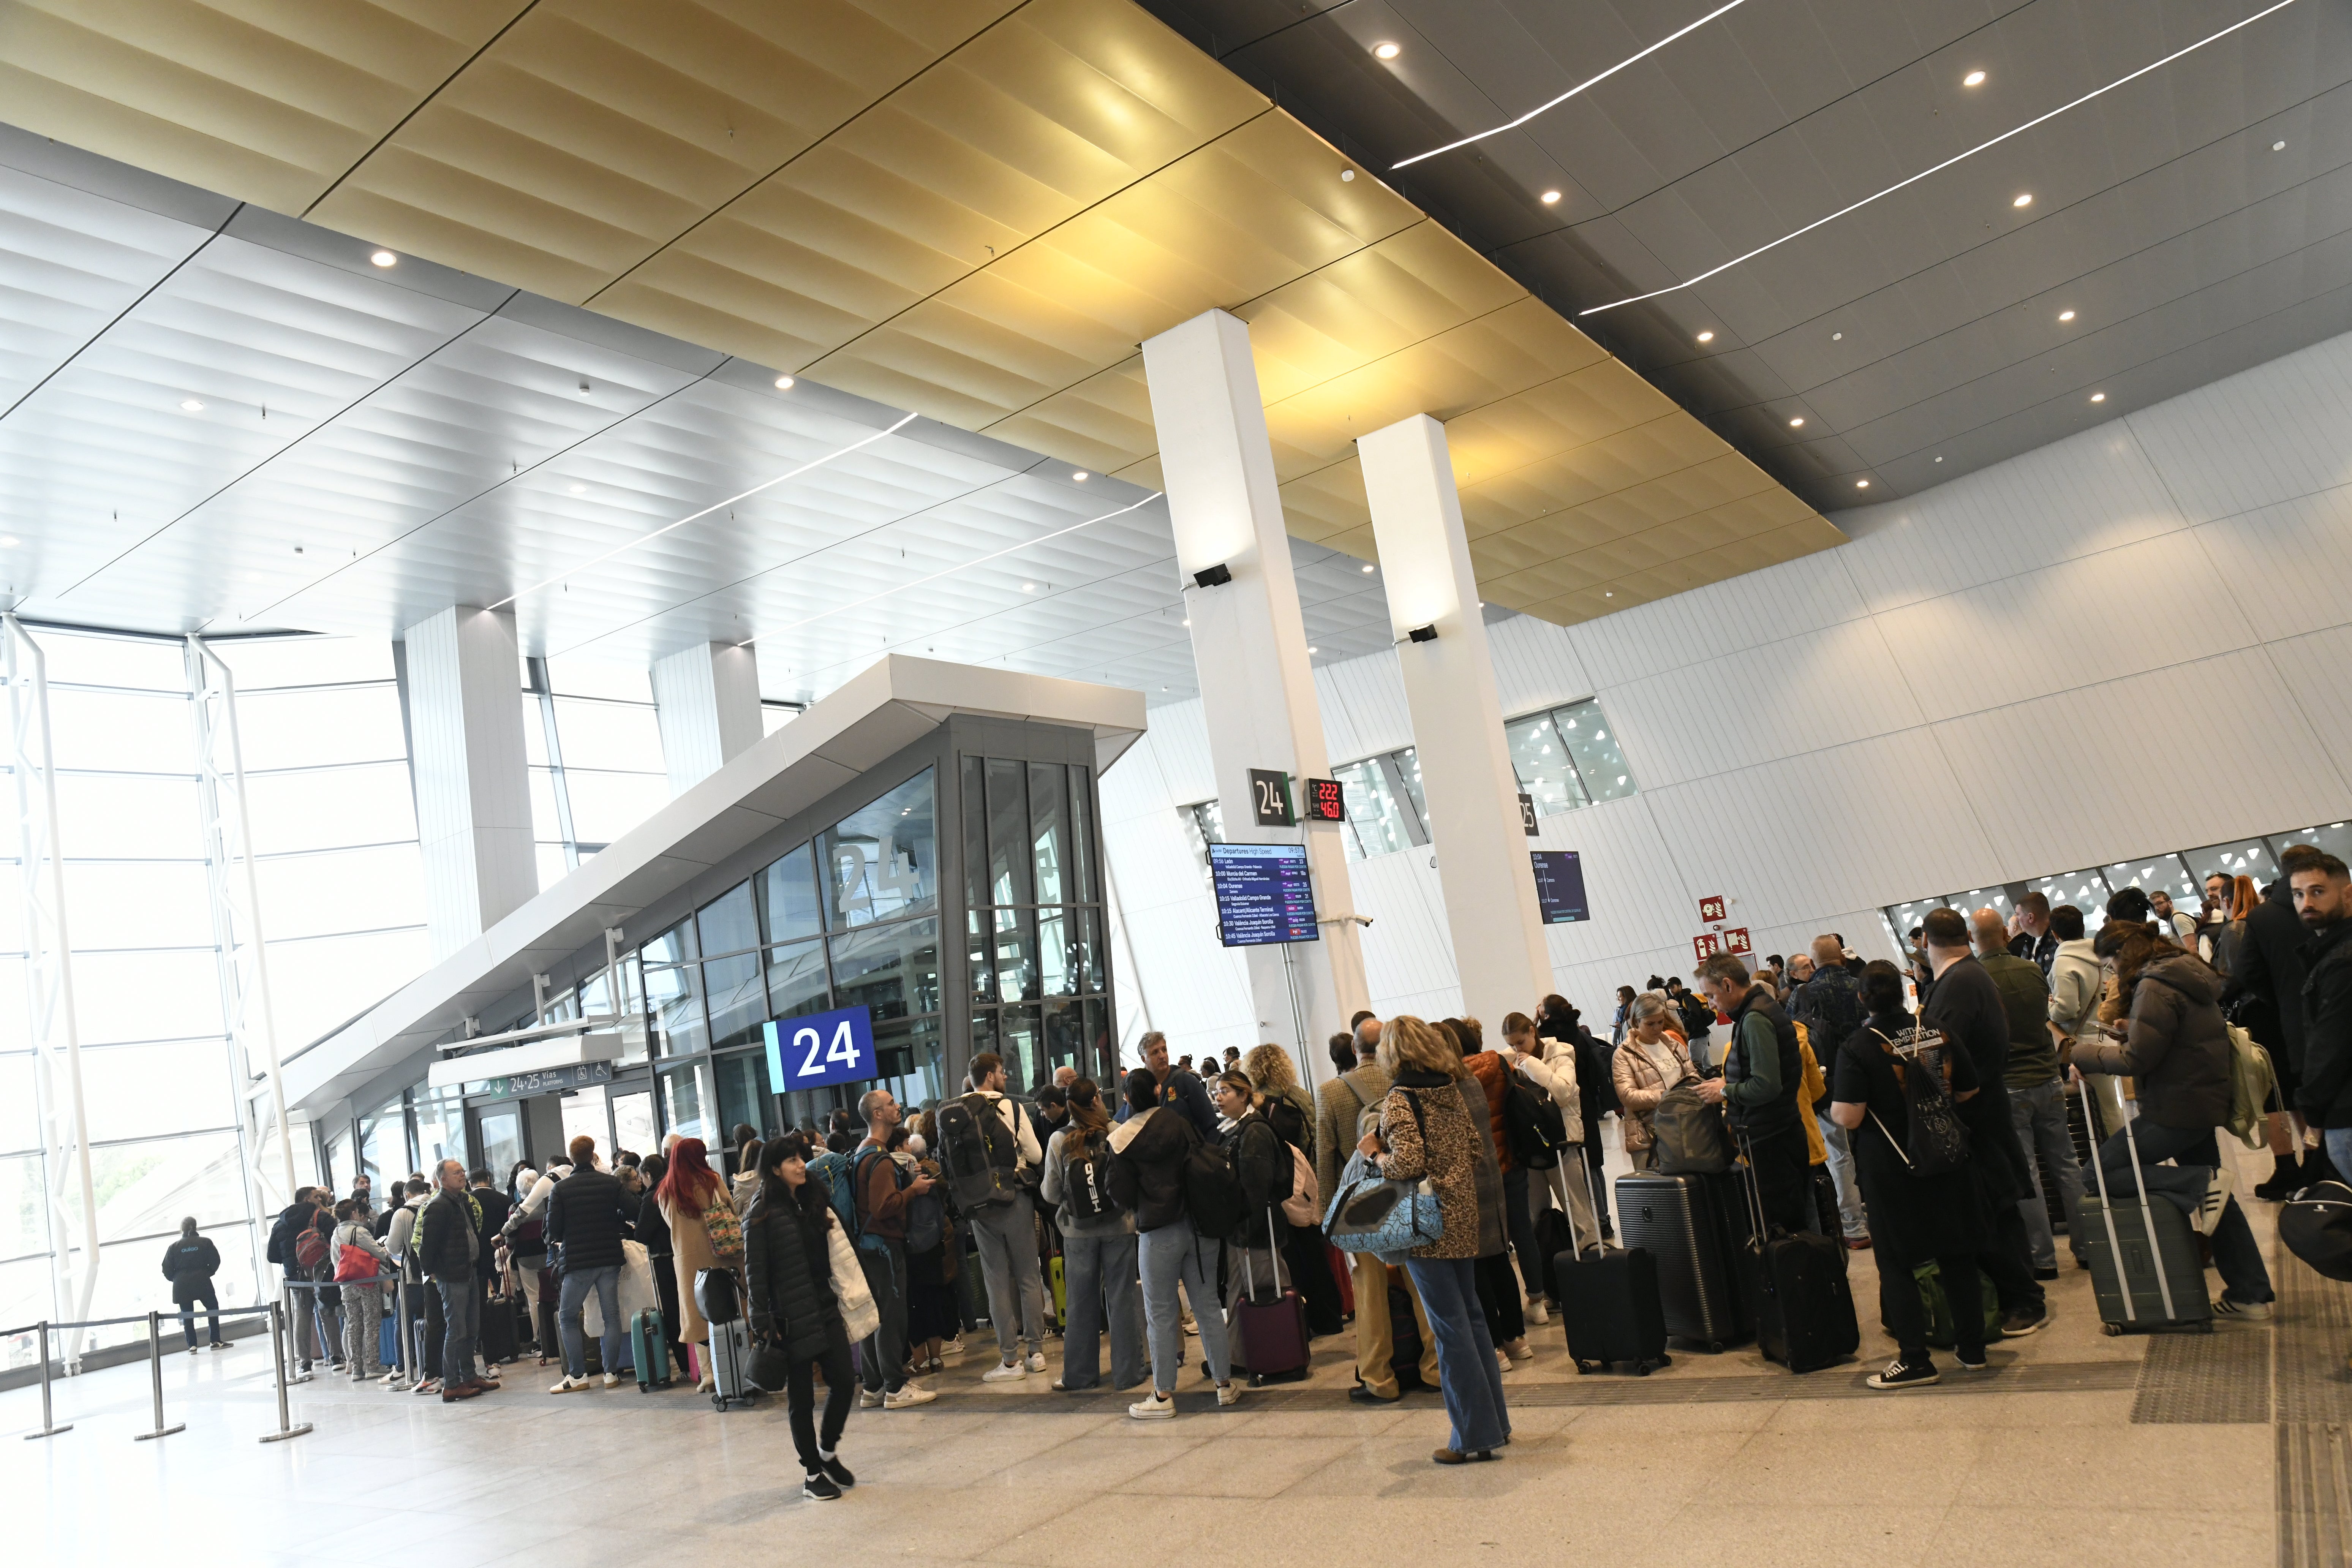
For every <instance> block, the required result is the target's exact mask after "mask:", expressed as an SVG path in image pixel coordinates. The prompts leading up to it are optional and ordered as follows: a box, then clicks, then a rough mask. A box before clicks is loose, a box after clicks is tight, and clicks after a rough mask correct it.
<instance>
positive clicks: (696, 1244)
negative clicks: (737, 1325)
mask: <svg viewBox="0 0 2352 1568" xmlns="http://www.w3.org/2000/svg"><path fill="white" fill-rule="evenodd" d="M722 1191H723V1189H722ZM726 1201H728V1202H729V1203H730V1205H731V1204H732V1200H731V1199H729V1200H726ZM661 1215H662V1218H663V1220H664V1221H665V1222H667V1225H668V1226H669V1245H670V1257H671V1259H672V1261H671V1265H670V1267H671V1268H674V1269H676V1270H677V1317H678V1325H677V1337H678V1340H679V1342H681V1343H690V1344H698V1345H700V1344H709V1342H710V1325H709V1323H708V1322H707V1321H704V1319H703V1316H702V1310H701V1309H700V1308H698V1307H697V1306H696V1305H695V1304H694V1279H695V1276H696V1275H698V1274H699V1273H701V1272H702V1271H703V1270H704V1269H706V1268H741V1267H742V1265H743V1259H742V1258H741V1257H740V1255H738V1256H732V1257H728V1258H720V1257H719V1254H718V1253H717V1252H716V1251H714V1250H712V1248H711V1246H710V1233H709V1231H707V1230H705V1229H703V1228H702V1211H701V1209H700V1208H699V1207H697V1208H695V1209H694V1210H693V1211H692V1212H691V1213H689V1212H688V1211H687V1210H684V1209H681V1208H679V1207H678V1206H677V1205H676V1204H664V1205H661Z"/></svg>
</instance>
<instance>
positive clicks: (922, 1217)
mask: <svg viewBox="0 0 2352 1568" xmlns="http://www.w3.org/2000/svg"><path fill="white" fill-rule="evenodd" d="M947 1233H948V1208H947V1204H946V1202H945V1201H944V1200H943V1199H941V1198H940V1194H939V1193H938V1192H937V1191H932V1192H928V1193H919V1194H916V1195H915V1196H913V1197H911V1198H908V1200H907V1250H908V1252H929V1250H930V1249H931V1248H933V1247H937V1246H938V1245H939V1244H940V1241H941V1240H943V1239H944V1238H945V1237H946V1236H947Z"/></svg>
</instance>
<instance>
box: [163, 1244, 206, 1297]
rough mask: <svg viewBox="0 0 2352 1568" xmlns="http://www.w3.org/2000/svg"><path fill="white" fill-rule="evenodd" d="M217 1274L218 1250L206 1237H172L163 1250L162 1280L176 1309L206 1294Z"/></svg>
mask: <svg viewBox="0 0 2352 1568" xmlns="http://www.w3.org/2000/svg"><path fill="white" fill-rule="evenodd" d="M219 1271H220V1248H219V1247H215V1246H214V1245H213V1238H212V1237H209V1236H182V1237H173V1241H172V1245H171V1246H169V1247H165V1248H164V1249H163V1278H164V1279H169V1280H170V1281H171V1282H172V1300H173V1301H174V1302H175V1303H177V1304H178V1305H180V1306H183V1307H184V1306H186V1305H187V1304H188V1303H189V1302H191V1301H193V1300H196V1299H197V1298H199V1297H201V1296H203V1295H205V1294H206V1293H207V1292H209V1291H210V1290H211V1289H212V1287H213V1276H214V1275H215V1274H216V1273H218V1272H219Z"/></svg>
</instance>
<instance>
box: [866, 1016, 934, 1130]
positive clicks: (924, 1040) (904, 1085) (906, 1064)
mask: <svg viewBox="0 0 2352 1568" xmlns="http://www.w3.org/2000/svg"><path fill="white" fill-rule="evenodd" d="M874 1055H875V1060H876V1065H877V1067H878V1068H880V1081H879V1082H878V1083H877V1085H876V1087H877V1088H880V1089H888V1090H889V1091H890V1097H891V1098H892V1099H893V1100H897V1101H898V1103H899V1104H900V1105H902V1106H904V1107H906V1108H907V1109H908V1113H909V1114H912V1113H913V1112H914V1111H916V1110H927V1109H929V1107H931V1106H934V1105H937V1104H938V1103H939V1102H940V1021H939V1020H938V1019H937V1018H916V1019H911V1020H905V1021H896V1020H894V1021H893V1022H891V1023H888V1024H879V1025H877V1026H875V1029H874Z"/></svg>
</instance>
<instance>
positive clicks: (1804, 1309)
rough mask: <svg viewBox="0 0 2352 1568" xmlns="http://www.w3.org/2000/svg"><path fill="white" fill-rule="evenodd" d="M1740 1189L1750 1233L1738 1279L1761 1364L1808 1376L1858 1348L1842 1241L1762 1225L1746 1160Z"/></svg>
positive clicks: (1751, 1164)
mask: <svg viewBox="0 0 2352 1568" xmlns="http://www.w3.org/2000/svg"><path fill="white" fill-rule="evenodd" d="M1742 1142H1743V1144H1744V1142H1745V1140H1742ZM1741 1187H1742V1189H1743V1190H1744V1192H1745V1194H1746V1195H1747V1200H1748V1225H1749V1227H1750V1231H1749V1235H1748V1239H1747V1240H1746V1241H1744V1242H1742V1243H1741V1244H1740V1247H1739V1249H1738V1256H1739V1282H1740V1288H1741V1289H1742V1291H1743V1292H1744V1293H1745V1294H1746V1296H1747V1298H1748V1312H1749V1315H1750V1316H1751V1317H1752V1318H1753V1319H1754V1320H1755V1323H1756V1343H1757V1346H1758V1348H1759V1349H1760V1350H1762V1351H1763V1352H1764V1359H1765V1360H1767V1361H1777V1362H1779V1363H1780V1364H1781V1365H1783V1366H1785V1367H1787V1368H1788V1369H1789V1370H1790V1372H1816V1371H1818V1370H1820V1369H1821V1368H1822V1367H1825V1366H1833V1365H1835V1364H1836V1363H1839V1362H1842V1361H1843V1360H1845V1359H1846V1358H1847V1357H1848V1356H1851V1355H1853V1353H1854V1352H1855V1351H1857V1350H1859V1349H1861V1348H1862V1326H1861V1324H1860V1323H1858V1322H1856V1321H1854V1315H1853V1290H1852V1289H1851V1288H1850V1287H1849V1286H1848V1285H1847V1283H1846V1276H1845V1244H1844V1243H1843V1242H1841V1241H1832V1240H1831V1239H1830V1238H1829V1237H1825V1236H1815V1235H1814V1234H1813V1233H1812V1232H1811V1231H1799V1232H1796V1233H1794V1234H1793V1235H1792V1234H1791V1233H1790V1232H1788V1231H1785V1230H1782V1229H1780V1228H1779V1227H1778V1226H1771V1225H1769V1224H1767V1223H1766V1220H1765V1215H1764V1196H1763V1192H1762V1189H1760V1188H1759V1186H1758V1185H1757V1184H1756V1170H1755V1159H1754V1156H1753V1155H1750V1156H1749V1159H1748V1166H1747V1168H1746V1170H1745V1173H1744V1179H1743V1181H1742V1182H1741Z"/></svg>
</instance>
